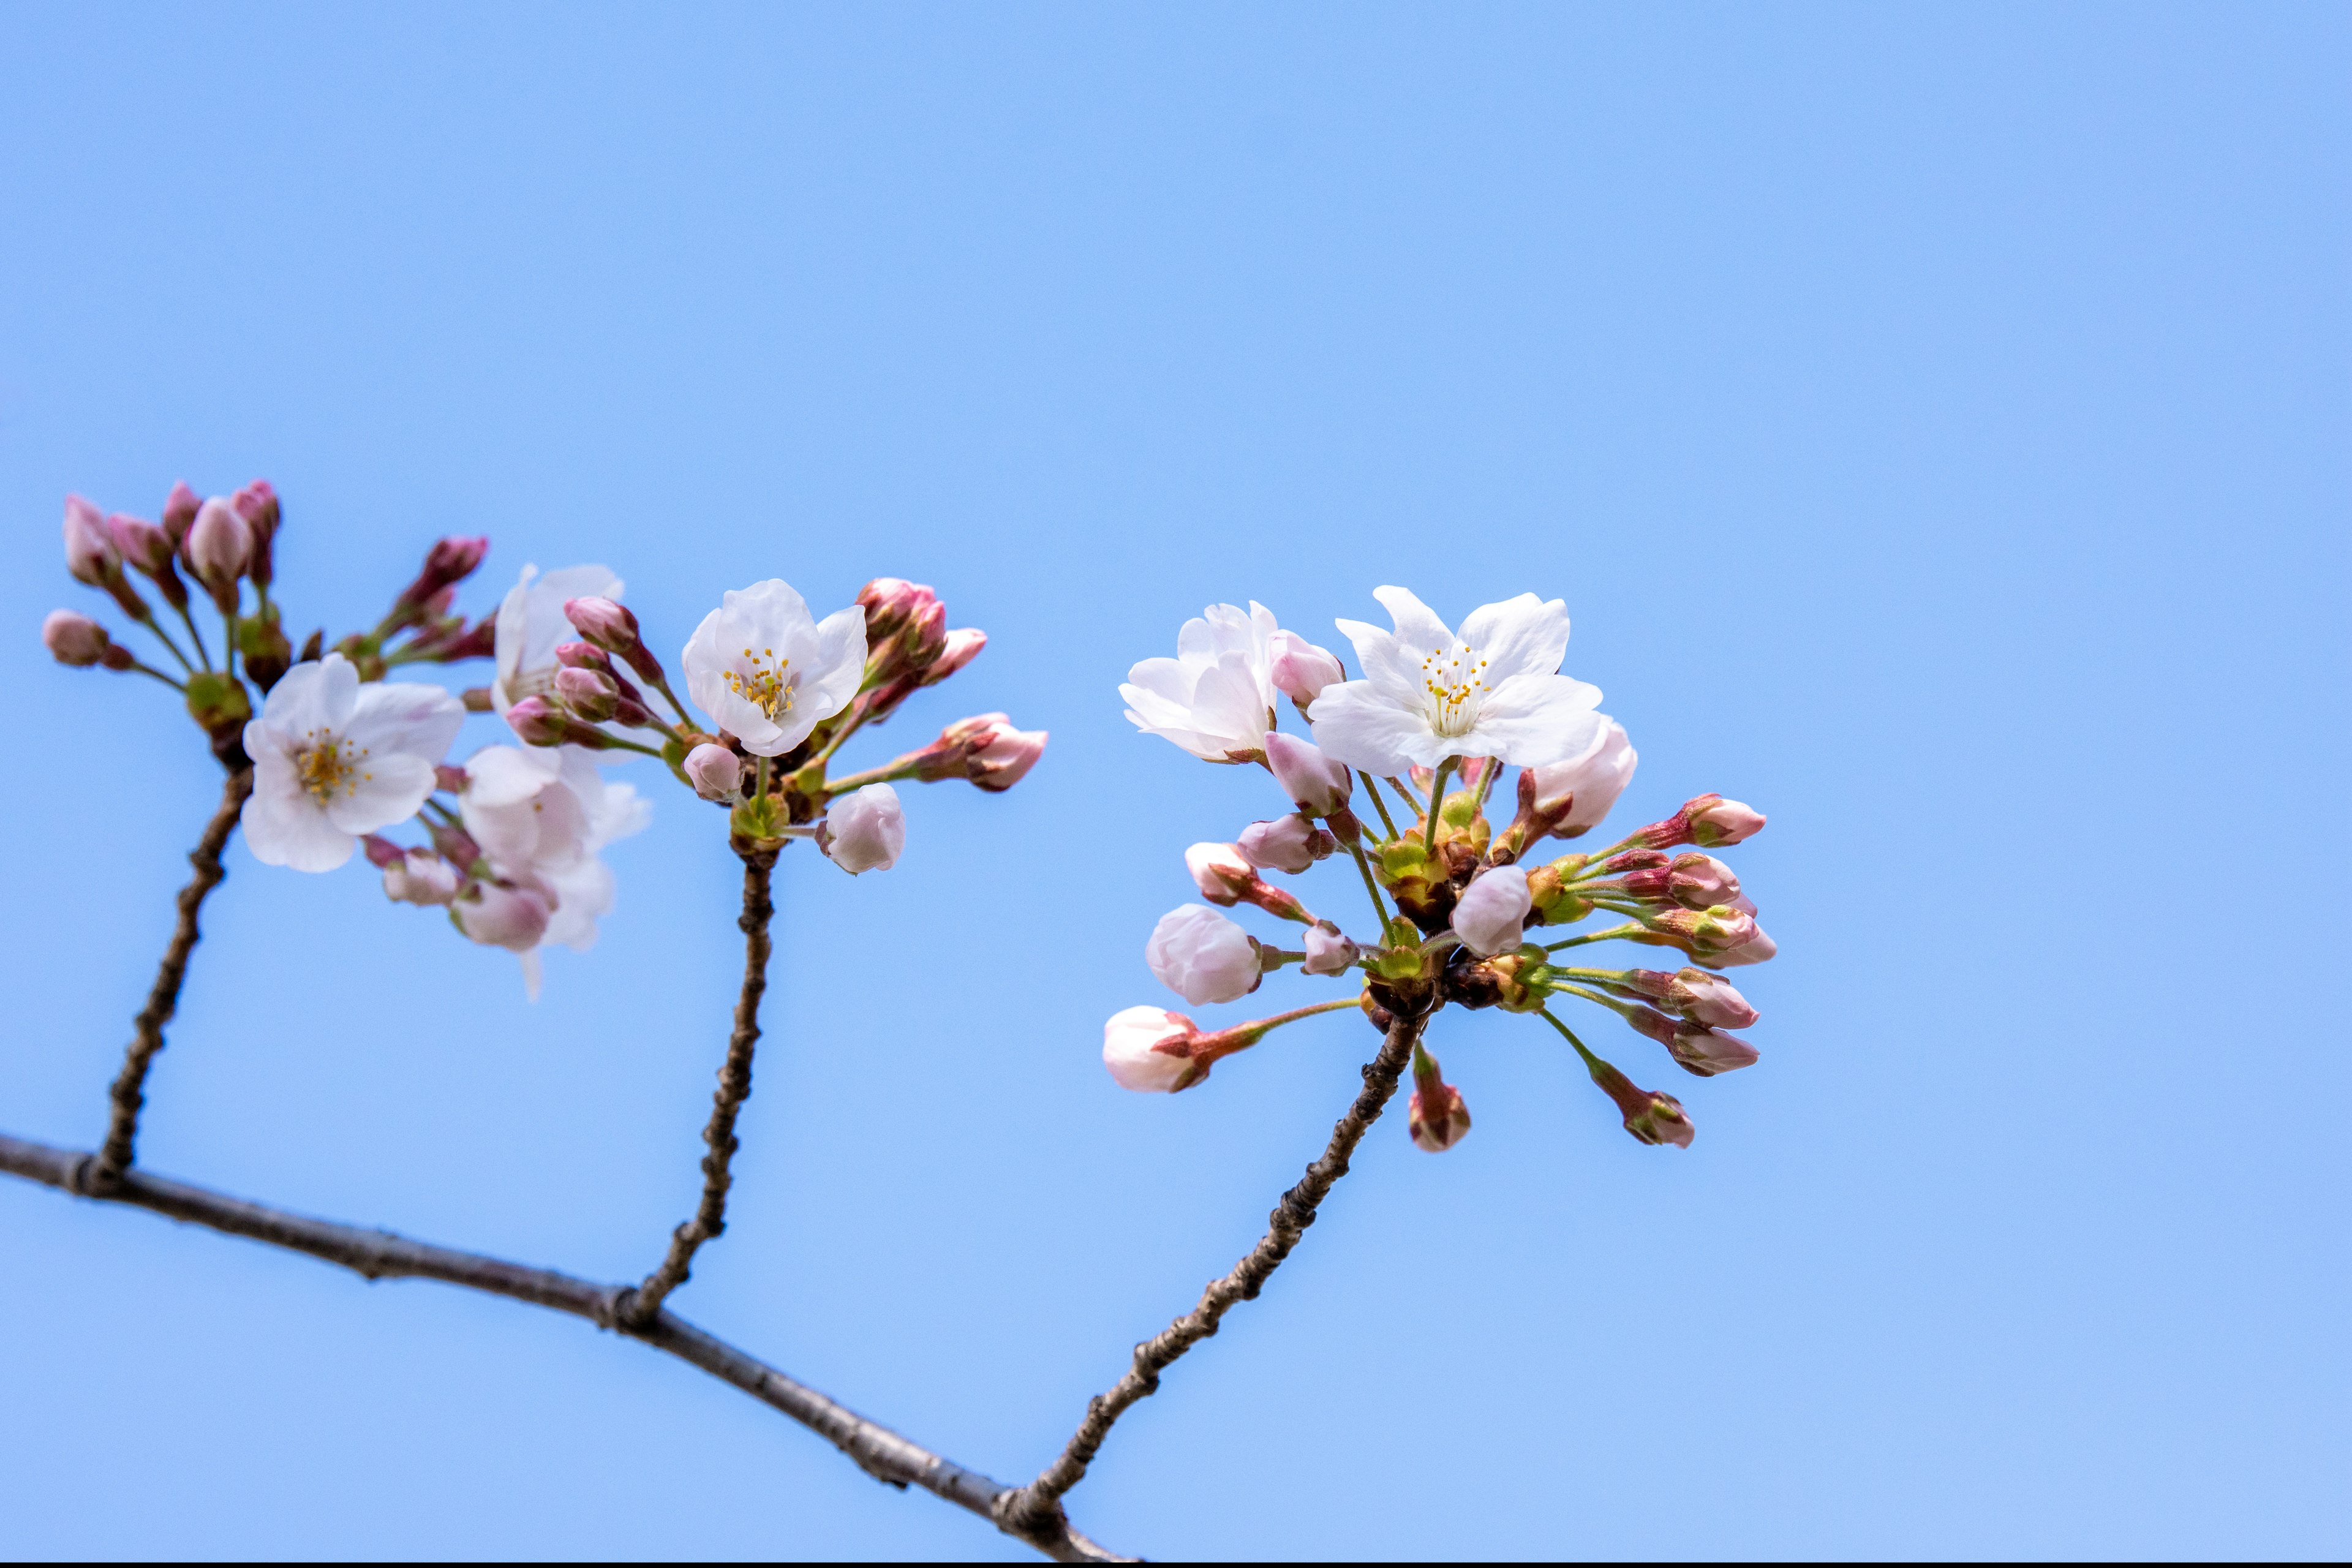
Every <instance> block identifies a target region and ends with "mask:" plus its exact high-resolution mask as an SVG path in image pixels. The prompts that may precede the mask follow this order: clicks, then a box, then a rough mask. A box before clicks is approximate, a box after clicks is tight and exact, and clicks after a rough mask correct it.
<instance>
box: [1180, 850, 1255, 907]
mask: <svg viewBox="0 0 2352 1568" xmlns="http://www.w3.org/2000/svg"><path fill="white" fill-rule="evenodd" d="M1184 869H1186V870H1187V871H1190V872H1191V873H1192V882H1193V885H1194V886H1195V887H1198V888H1199V889H1201V896H1202V898H1204V899H1206V900H1209V902H1211V903H1213V904H1217V905H1221V906H1223V907H1224V908H1226V909H1231V908H1232V907H1233V906H1234V905H1235V904H1237V903H1239V902H1241V900H1242V895H1243V894H1244V893H1245V892H1247V891H1248V890H1249V885H1250V884H1251V883H1252V882H1255V881H1256V880H1257V872H1256V870H1255V868H1252V867H1251V865H1250V863H1249V858H1248V857H1247V856H1245V855H1244V854H1243V853H1242V852H1241V847H1240V846H1239V845H1234V844H1195V845H1193V846H1192V847H1191V848H1190V849H1187V850H1185V851H1184Z"/></svg>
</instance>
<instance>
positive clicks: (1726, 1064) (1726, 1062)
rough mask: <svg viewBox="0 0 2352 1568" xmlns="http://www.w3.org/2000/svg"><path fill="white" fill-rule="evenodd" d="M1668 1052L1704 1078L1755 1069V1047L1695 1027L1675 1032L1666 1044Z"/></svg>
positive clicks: (1745, 1042) (1720, 1033)
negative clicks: (1740, 1069) (1747, 1068)
mask: <svg viewBox="0 0 2352 1568" xmlns="http://www.w3.org/2000/svg"><path fill="white" fill-rule="evenodd" d="M1666 1049H1667V1050H1668V1051H1669V1052H1671V1053H1673V1056H1674V1058H1675V1060H1676V1061H1678V1062H1680V1063H1681V1064H1682V1065H1683V1067H1684V1068H1685V1070H1687V1071H1690V1072H1693V1073H1696V1074H1697V1075H1698V1076H1699V1077H1701V1078H1713V1077H1714V1076H1715V1075H1716V1074H1717V1073H1719V1072H1732V1071H1735V1070H1736V1069H1738V1068H1744V1067H1753V1066H1755V1065H1756V1047H1754V1046H1751V1045H1749V1044H1748V1042H1747V1041H1746V1040H1743V1039H1741V1038H1740V1037H1738V1036H1737V1035H1727V1034H1725V1033H1723V1032H1722V1031H1721V1030H1720V1029H1710V1028H1706V1027H1704V1026H1700V1025H1696V1024H1686V1025H1685V1026H1683V1027H1681V1028H1679V1029H1677V1030H1675V1033H1674V1037H1673V1038H1671V1039H1669V1040H1668V1041H1667V1042H1666Z"/></svg>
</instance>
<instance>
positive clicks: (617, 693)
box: [555, 668, 621, 724]
mask: <svg viewBox="0 0 2352 1568" xmlns="http://www.w3.org/2000/svg"><path fill="white" fill-rule="evenodd" d="M555 694H556V696H558V697H560V698H562V700H563V703H564V706H566V707H568V708H570V709H571V710H572V711H573V712H574V713H577V714H578V715H579V716H580V717H581V718H583V719H585V720H587V721H589V722H590V723H592V724H601V723H603V722H604V721H605V720H607V719H610V718H611V717H613V715H614V714H615V713H617V712H619V711H620V710H621V689H620V687H618V686H617V685H615V684H614V680H613V678H612V677H611V676H609V675H606V674H604V673H603V672H601V671H599V670H593V669H571V668H564V669H559V670H557V671H556V672H555Z"/></svg>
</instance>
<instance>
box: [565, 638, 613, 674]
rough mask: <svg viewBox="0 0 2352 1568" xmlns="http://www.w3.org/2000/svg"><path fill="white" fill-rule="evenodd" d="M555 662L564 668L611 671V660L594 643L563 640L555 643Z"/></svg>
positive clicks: (606, 672) (609, 672) (607, 672)
mask: <svg viewBox="0 0 2352 1568" xmlns="http://www.w3.org/2000/svg"><path fill="white" fill-rule="evenodd" d="M555 662H556V663H558V664H560V665H562V667H563V668H566V669H593V670H599V671H601V672H603V673H604V674H606V675H610V674H612V673H613V661H612V659H611V658H610V657H608V656H607V655H606V654H605V652H604V649H603V648H601V647H597V646H596V645H595V644H594V643H584V642H563V643H557V644H556V645H555Z"/></svg>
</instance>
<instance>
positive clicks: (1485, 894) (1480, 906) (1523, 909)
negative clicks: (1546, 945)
mask: <svg viewBox="0 0 2352 1568" xmlns="http://www.w3.org/2000/svg"><path fill="white" fill-rule="evenodd" d="M1534 902H1535V900H1534V898H1533V896H1532V895H1531V894H1530V893H1529V892H1528V871H1527V868H1526V867H1524V866H1516V865H1514V866H1496V867H1494V868H1491V869H1489V870H1487V871H1486V872H1485V873H1483V874H1482V875H1481V876H1480V877H1479V878H1478V879H1477V880H1476V881H1475V882H1473V883H1471V884H1470V885H1469V886H1468V887H1467V888H1465V889H1463V891H1462V897H1461V899H1460V900H1458V901H1457V902H1456V903H1455V904H1454V935H1455V936H1458V937H1460V938H1461V939H1462V945H1463V946H1465V947H1466V948H1468V949H1469V950H1470V951H1471V952H1475V953H1476V954H1477V955H1478V956H1479V957H1481V958H1492V957H1494V956H1495V955H1496V953H1498V952H1510V951H1511V950H1512V949H1513V948H1516V947H1517V946H1518V945H1519V942H1520V931H1521V930H1522V929H1523V928H1524V927H1525V926H1526V924H1527V920H1528V910H1529V909H1530V908H1531V907H1532V906H1533V904H1534Z"/></svg>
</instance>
